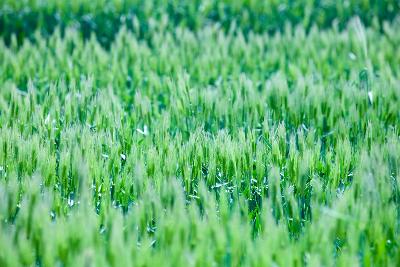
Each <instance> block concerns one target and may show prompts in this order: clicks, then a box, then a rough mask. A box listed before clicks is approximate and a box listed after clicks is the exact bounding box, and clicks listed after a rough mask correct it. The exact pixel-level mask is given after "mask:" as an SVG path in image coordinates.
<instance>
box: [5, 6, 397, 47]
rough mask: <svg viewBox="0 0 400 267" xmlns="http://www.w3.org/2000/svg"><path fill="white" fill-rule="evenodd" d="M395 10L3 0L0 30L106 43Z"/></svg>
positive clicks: (388, 16) (332, 21)
mask: <svg viewBox="0 0 400 267" xmlns="http://www.w3.org/2000/svg"><path fill="white" fill-rule="evenodd" d="M399 12H400V1H398V0H362V1H361V0H346V1H334V0H302V1H298V0H296V1H294V0H284V1H282V0H280V1H277V0H265V1H259V0H191V1H184V0H146V1H143V0H68V1H59V0H18V1H16V0H2V1H0V34H1V36H4V38H5V40H6V41H7V42H9V40H10V38H11V36H12V34H16V36H17V37H18V40H19V41H20V42H21V41H22V40H23V39H24V38H26V37H28V38H32V37H33V36H32V33H33V31H34V30H35V29H40V31H41V33H42V34H43V35H45V36H48V35H49V34H51V33H52V32H53V31H54V29H55V28H56V27H60V28H61V29H62V31H63V30H64V29H65V28H66V27H74V28H76V29H79V30H80V32H81V34H82V35H83V36H84V37H85V38H87V37H90V35H91V33H95V34H96V35H97V36H98V41H99V42H100V43H101V44H103V45H106V46H108V45H109V44H110V42H111V41H112V40H113V38H114V35H115V33H117V32H118V29H120V27H121V26H126V27H128V28H129V29H136V30H138V35H137V36H138V37H140V38H141V39H145V40H146V39H149V38H151V35H152V33H153V31H154V29H153V28H154V25H156V24H163V25H164V27H167V28H168V29H169V30H170V31H174V29H175V27H176V26H183V27H186V28H189V29H191V30H194V31H196V30H199V29H201V28H203V27H204V26H207V25H213V24H218V25H219V27H221V28H223V29H224V30H225V31H228V30H229V29H230V28H231V27H232V26H234V25H236V26H237V27H239V28H240V29H241V30H242V32H243V33H244V34H248V33H250V32H257V33H260V32H270V33H272V32H275V31H279V30H283V29H284V27H285V25H286V24H292V25H302V26H303V27H304V28H305V29H309V28H310V27H311V26H313V25H317V26H318V27H321V28H325V27H331V26H332V25H337V26H338V27H340V28H343V27H345V26H346V24H347V22H348V21H349V20H350V19H351V18H352V17H354V16H358V17H360V18H361V20H362V22H363V23H364V24H365V25H368V26H369V25H373V24H378V23H379V22H382V21H385V20H387V21H391V20H393V19H394V18H396V16H397V15H398V14H399Z"/></svg>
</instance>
